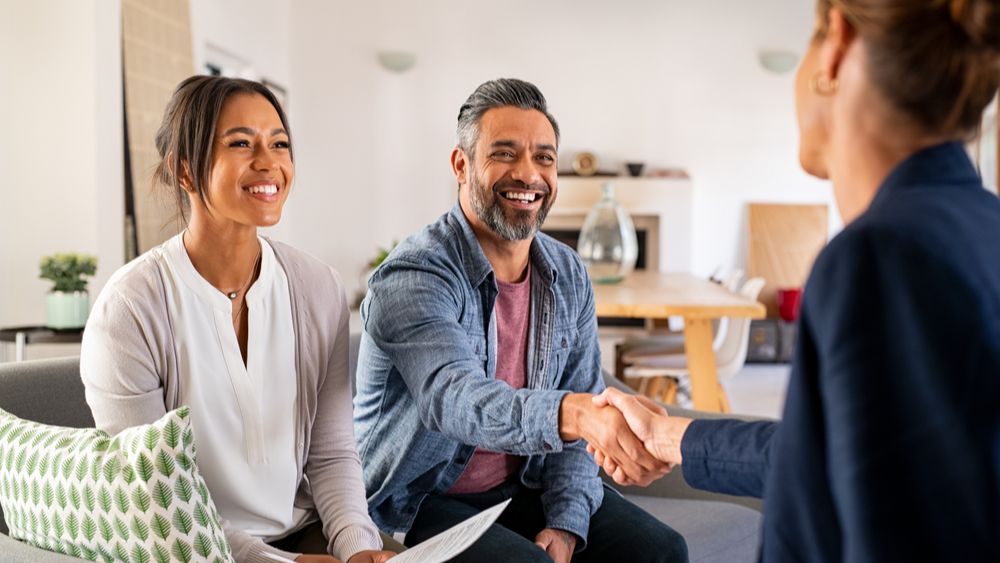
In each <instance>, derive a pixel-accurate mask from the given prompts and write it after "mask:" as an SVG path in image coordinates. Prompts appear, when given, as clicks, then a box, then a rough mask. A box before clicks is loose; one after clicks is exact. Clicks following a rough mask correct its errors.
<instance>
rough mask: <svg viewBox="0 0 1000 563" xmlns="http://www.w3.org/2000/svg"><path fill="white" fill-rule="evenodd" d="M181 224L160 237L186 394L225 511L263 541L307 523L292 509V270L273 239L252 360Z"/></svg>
mask: <svg viewBox="0 0 1000 563" xmlns="http://www.w3.org/2000/svg"><path fill="white" fill-rule="evenodd" d="M182 237H183V233H182V234H181V235H177V236H176V237H174V238H173V239H171V240H169V241H167V243H166V244H165V245H164V246H163V248H164V258H165V260H166V263H167V268H166V269H167V273H168V275H167V276H166V283H167V284H168V286H167V288H166V289H167V291H166V294H167V307H168V311H169V314H170V318H171V319H172V322H173V324H174V326H173V329H174V343H175V345H176V347H177V361H178V372H179V373H180V381H179V384H180V385H179V389H180V403H181V404H184V405H189V406H190V407H191V420H192V423H193V425H194V432H195V444H196V446H197V453H198V459H197V462H198V469H199V470H200V472H201V474H202V476H203V477H204V478H205V482H206V484H207V485H208V488H209V490H210V491H211V492H212V498H213V500H214V501H215V504H216V508H218V510H219V513H220V515H221V516H222V517H223V518H226V519H227V520H229V522H230V523H231V524H232V525H233V526H235V527H236V528H239V529H242V530H245V531H246V532H247V533H249V534H251V535H254V536H257V537H261V538H264V539H265V540H269V539H274V538H279V537H282V536H284V535H287V534H288V533H290V532H292V531H294V530H296V529H298V528H300V527H302V526H303V525H304V524H306V523H307V522H306V521H305V519H306V518H307V517H308V515H309V512H308V511H306V510H302V509H298V508H294V506H293V505H294V500H295V493H296V490H297V488H298V483H297V482H296V475H297V468H296V455H297V454H296V450H295V428H296V427H297V426H296V424H297V423H296V421H295V420H294V418H295V416H296V414H295V413H297V412H298V410H299V409H298V408H297V406H296V399H297V377H296V373H295V331H294V328H293V325H292V309H291V301H290V300H289V294H288V278H287V277H286V276H285V272H284V270H283V269H282V268H281V266H280V265H279V264H278V261H277V260H276V259H275V257H274V252H273V251H272V250H271V247H270V246H269V245H268V243H267V241H265V240H264V239H263V238H261V237H258V241H259V242H260V246H261V263H260V275H259V277H258V278H257V281H256V282H254V284H253V285H252V286H251V287H250V289H249V290H248V291H247V295H246V301H247V306H248V312H246V313H244V314H246V315H249V316H248V321H247V323H248V331H247V332H248V337H247V364H246V366H244V365H243V358H242V356H241V355H240V348H239V343H238V342H237V340H236V333H235V331H234V330H233V321H232V302H231V301H230V300H229V298H228V297H227V296H226V295H224V294H223V293H222V292H221V291H220V290H218V289H216V288H215V287H214V286H212V285H211V284H210V283H208V281H206V280H205V279H204V278H203V277H201V275H200V274H199V273H198V271H197V270H195V268H194V265H193V264H192V263H191V259H190V257H189V256H188V254H187V250H186V249H185V248H184V243H183V238H182Z"/></svg>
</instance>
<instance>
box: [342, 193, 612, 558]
mask: <svg viewBox="0 0 1000 563" xmlns="http://www.w3.org/2000/svg"><path fill="white" fill-rule="evenodd" d="M530 259H531V264H532V268H531V276H532V279H531V317H530V320H529V323H530V325H529V327H530V328H529V336H528V348H527V368H526V375H527V386H526V387H525V388H523V389H513V388H511V387H510V386H508V385H507V384H506V383H505V382H503V381H499V380H497V379H496V358H497V333H496V320H495V318H494V315H493V307H494V303H495V301H496V297H497V293H498V290H497V284H496V278H495V275H494V273H493V268H492V266H491V265H490V262H489V261H488V260H487V259H486V256H485V254H483V251H482V248H481V247H480V246H479V241H478V240H477V239H476V237H475V234H474V233H473V231H472V227H471V226H470V225H469V222H468V220H467V219H466V218H465V215H464V214H463V213H462V209H461V207H460V205H459V204H456V205H455V207H454V208H453V209H452V210H451V211H450V212H448V213H446V214H445V215H443V216H441V218H439V219H438V220H437V221H436V222H434V223H432V224H431V225H429V226H427V227H425V228H424V229H423V230H422V231H420V232H418V233H416V234H414V235H412V236H411V237H409V238H407V239H406V240H405V241H403V242H402V243H401V244H400V245H399V246H398V247H397V248H396V249H395V250H394V251H393V252H392V254H391V255H390V256H389V258H388V259H387V260H386V261H385V262H384V263H383V264H382V266H381V267H379V268H378V270H376V272H375V273H374V274H373V275H372V277H371V279H370V281H369V284H368V296H367V297H366V298H365V300H364V302H363V303H362V305H361V315H362V319H363V325H364V334H363V335H362V339H361V349H360V352H359V358H358V375H357V379H358V381H357V383H358V389H357V395H356V396H355V399H354V427H355V433H356V435H357V439H358V449H359V452H360V454H361V459H362V464H363V467H364V480H365V487H366V489H367V494H368V506H369V511H370V513H371V515H372V518H373V519H374V520H375V522H376V523H377V524H378V525H379V527H381V528H382V529H384V530H391V531H394V532H395V531H406V530H408V529H409V528H410V526H411V524H412V523H413V519H414V517H415V515H416V513H417V509H418V508H419V506H420V503H421V502H422V501H423V499H424V498H425V497H426V496H427V495H428V494H443V493H445V492H446V491H448V490H449V489H450V488H451V487H452V485H454V484H455V482H456V481H457V480H458V478H459V476H460V475H461V474H462V471H463V470H464V469H465V466H466V464H467V463H468V462H469V459H470V458H471V457H472V454H473V453H474V452H475V450H476V447H477V446H478V447H481V448H485V449H488V450H492V451H498V452H506V453H509V454H514V455H521V456H527V460H526V462H525V463H524V465H523V468H522V470H521V473H520V480H521V482H522V483H523V484H524V485H525V486H527V487H530V488H534V489H541V490H542V491H543V493H542V505H543V509H544V512H545V520H546V524H547V526H548V527H550V528H558V529H562V530H566V531H568V532H572V533H574V534H576V535H577V536H579V537H580V538H581V539H582V540H583V541H581V542H579V543H580V545H579V546H578V549H582V548H583V546H584V545H585V543H586V538H587V531H588V529H589V525H590V517H591V516H592V515H593V513H594V512H595V511H596V510H597V509H598V508H599V507H600V505H601V503H602V502H603V500H604V492H603V488H602V484H601V480H600V478H598V476H597V466H596V464H595V463H594V461H593V459H592V458H591V457H590V455H589V454H588V453H587V451H586V449H585V444H584V442H583V441H582V440H578V441H574V442H563V440H561V439H560V437H559V406H560V403H561V402H562V399H563V397H564V396H565V395H567V394H569V393H570V392H586V393H599V392H600V391H602V390H603V388H604V380H603V378H602V376H601V365H600V351H599V349H598V346H597V318H596V315H595V312H594V293H593V288H592V287H591V285H590V280H589V278H588V277H587V272H586V269H585V268H584V266H583V263H582V262H581V261H580V258H579V256H578V255H577V254H576V253H575V252H574V251H573V250H572V249H571V248H569V247H568V246H566V245H564V244H562V243H560V242H558V241H556V240H554V239H552V238H551V237H548V236H546V235H544V234H542V233H538V234H536V235H535V239H534V242H533V243H532V244H531V251H530Z"/></svg>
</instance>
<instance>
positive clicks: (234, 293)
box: [226, 291, 240, 301]
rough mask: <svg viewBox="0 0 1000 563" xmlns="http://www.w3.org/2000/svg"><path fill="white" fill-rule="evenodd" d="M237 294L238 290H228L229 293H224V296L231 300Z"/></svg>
mask: <svg viewBox="0 0 1000 563" xmlns="http://www.w3.org/2000/svg"><path fill="white" fill-rule="evenodd" d="M239 294H240V292H238V291H230V292H229V293H227V294H226V297H228V298H229V300H230V301H232V300H234V299H236V297H237V296H238V295H239Z"/></svg>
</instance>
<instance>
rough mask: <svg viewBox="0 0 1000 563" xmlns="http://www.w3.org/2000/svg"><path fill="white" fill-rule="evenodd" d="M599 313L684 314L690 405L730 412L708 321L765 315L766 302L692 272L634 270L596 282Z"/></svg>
mask: <svg viewBox="0 0 1000 563" xmlns="http://www.w3.org/2000/svg"><path fill="white" fill-rule="evenodd" d="M594 300H595V306H596V309H597V316H598V317H628V318H635V319H649V320H655V319H667V318H669V317H682V318H683V319H684V350H685V355H686V357H687V365H688V372H689V374H690V376H691V399H692V401H693V403H694V408H695V409H697V410H701V411H709V412H728V411H729V402H728V400H727V399H726V394H725V391H723V389H722V385H721V384H720V383H719V378H718V374H717V372H716V366H715V352H714V350H713V349H712V341H713V339H714V336H713V334H712V320H713V319H719V318H722V317H749V318H751V319H760V318H764V315H765V313H766V310H765V308H764V305H762V304H760V303H758V302H757V301H754V300H753V299H749V298H747V297H743V296H742V295H739V294H736V293H733V292H732V291H729V290H728V289H726V288H724V287H722V286H721V285H719V284H716V283H713V282H711V281H708V280H706V279H704V278H700V277H697V276H694V275H691V274H685V273H667V272H649V271H645V272H643V271H637V272H633V273H632V274H630V275H629V276H627V277H626V278H625V279H624V280H623V281H621V282H619V283H614V284H603V283H601V284H598V283H595V284H594Z"/></svg>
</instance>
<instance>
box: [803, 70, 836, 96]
mask: <svg viewBox="0 0 1000 563" xmlns="http://www.w3.org/2000/svg"><path fill="white" fill-rule="evenodd" d="M838 86H840V82H839V81H838V80H837V79H836V78H827V77H826V76H825V75H824V74H823V73H822V72H817V73H816V74H814V75H812V78H810V79H809V91H810V92H812V93H813V94H816V95H819V96H832V95H833V93H834V92H836V91H837V87H838Z"/></svg>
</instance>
